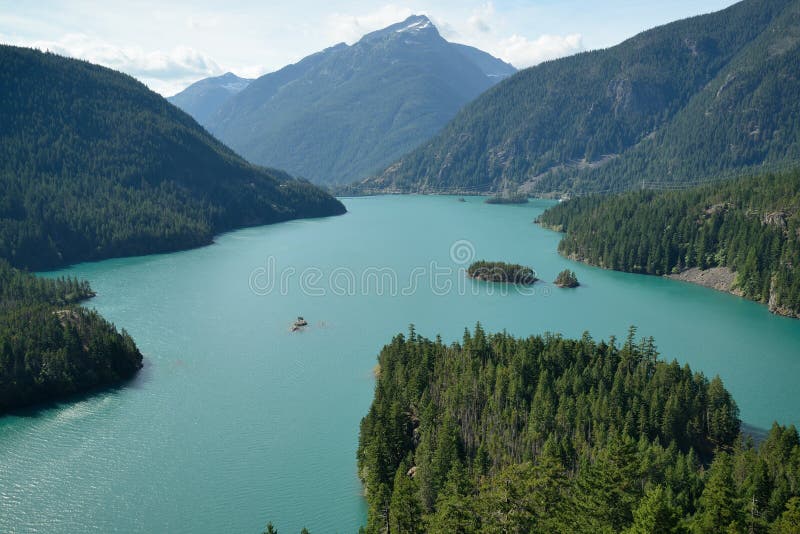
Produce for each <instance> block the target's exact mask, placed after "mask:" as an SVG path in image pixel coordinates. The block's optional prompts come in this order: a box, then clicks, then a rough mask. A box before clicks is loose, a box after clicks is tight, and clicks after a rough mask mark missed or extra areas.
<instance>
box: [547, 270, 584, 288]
mask: <svg viewBox="0 0 800 534" xmlns="http://www.w3.org/2000/svg"><path fill="white" fill-rule="evenodd" d="M553 283H554V284H555V285H557V286H558V287H578V286H579V285H581V284H580V282H578V276H577V275H576V274H575V271H571V270H569V269H564V270H563V271H561V272H560V273H558V276H557V277H556V279H555V281H554V282H553Z"/></svg>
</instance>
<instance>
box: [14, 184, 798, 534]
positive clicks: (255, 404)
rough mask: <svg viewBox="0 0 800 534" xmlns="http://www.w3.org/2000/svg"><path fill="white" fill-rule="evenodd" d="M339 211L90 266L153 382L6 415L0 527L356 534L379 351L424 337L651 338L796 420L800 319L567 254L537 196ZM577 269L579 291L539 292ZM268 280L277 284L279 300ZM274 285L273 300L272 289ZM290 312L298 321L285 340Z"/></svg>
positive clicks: (399, 200)
mask: <svg viewBox="0 0 800 534" xmlns="http://www.w3.org/2000/svg"><path fill="white" fill-rule="evenodd" d="M345 204H346V205H347V208H348V210H349V213H348V214H347V215H344V216H341V217H335V218H327V219H317V220H305V221H294V222H289V223H285V224H280V225H274V226H267V227H259V228H250V229H245V230H240V231H237V232H232V233H229V234H225V235H222V236H220V237H219V238H218V239H217V242H216V243H215V244H214V245H212V246H209V247H205V248H201V249H196V250H192V251H186V252H179V253H174V254H166V255H158V256H148V257H140V258H126V259H118V260H109V261H104V262H100V263H93V264H82V265H77V266H74V267H72V268H69V269H66V270H64V271H61V272H58V273H48V275H54V276H55V275H62V274H69V275H77V276H79V277H84V278H87V279H88V280H90V282H91V283H92V286H93V287H94V289H95V290H96V291H97V293H98V296H97V297H96V298H95V299H93V300H91V301H90V302H89V303H88V305H89V306H91V307H94V308H96V309H97V310H98V311H100V312H101V313H102V314H103V315H104V316H105V317H107V318H108V319H110V320H112V321H114V322H115V323H116V324H117V326H119V327H123V328H125V329H127V330H128V331H129V332H130V333H131V335H132V336H133V337H134V339H135V340H136V342H137V343H138V345H139V347H140V348H141V350H142V352H143V353H144V355H145V358H146V367H145V369H144V370H143V371H142V372H141V373H140V375H139V376H138V377H137V378H136V379H135V380H134V381H133V382H132V383H130V384H128V385H127V386H125V387H121V388H117V389H113V390H110V391H107V392H102V393H98V394H95V395H92V396H89V397H86V398H83V399H80V400H78V401H76V402H73V403H65V404H62V405H58V406H48V407H42V408H40V409H37V410H34V411H29V412H24V413H20V414H16V415H13V416H8V417H4V418H2V419H0V531H2V532H48V533H61V532H65V533H66V532H192V533H206V532H208V533H216V532H245V533H247V532H252V533H256V532H261V530H262V529H263V527H264V525H265V524H266V522H267V521H268V520H271V521H273V522H274V523H275V525H276V526H277V527H278V529H279V531H280V532H285V533H291V532H299V531H300V529H301V528H302V527H303V526H306V527H308V528H309V530H310V531H311V532H317V533H321V532H355V531H356V530H357V529H358V526H359V525H360V524H362V523H363V520H364V514H365V506H364V503H363V500H362V498H361V495H360V491H361V488H360V485H359V482H358V479H357V476H356V468H355V467H356V462H355V449H356V444H357V438H358V424H359V421H360V419H361V417H362V416H363V415H364V414H365V413H366V411H367V409H368V407H369V403H370V401H371V397H372V388H373V379H372V370H373V367H374V365H375V358H376V356H377V353H378V351H379V350H380V348H381V346H382V345H383V344H385V343H387V342H388V341H389V339H390V338H391V336H393V335H394V334H397V333H399V332H403V331H405V330H406V329H407V327H408V325H409V324H410V323H414V324H415V326H416V329H417V331H418V332H419V333H421V334H423V335H426V336H435V335H437V334H441V336H442V337H443V338H444V339H445V340H449V341H452V340H457V339H459V338H460V336H461V335H462V333H463V330H464V327H467V326H469V327H471V326H473V325H474V324H475V323H476V322H477V321H480V322H481V323H482V324H483V325H484V326H485V328H486V329H487V330H490V331H494V330H501V329H506V330H508V331H509V332H511V333H513V334H516V335H529V334H536V333H542V332H545V331H551V332H559V333H562V334H564V335H566V336H580V335H581V334H582V332H583V331H585V330H588V331H590V332H591V334H592V335H593V336H594V337H595V338H608V337H609V336H610V335H616V336H617V337H620V338H621V337H624V336H625V335H626V333H627V329H628V326H629V325H636V326H637V327H638V329H639V333H640V334H641V335H648V336H650V335H652V336H654V337H655V338H656V342H657V344H658V347H659V349H660V351H661V353H662V355H663V357H664V358H667V359H673V358H675V359H677V360H678V361H680V362H682V363H683V362H688V363H689V364H690V365H691V366H692V367H693V368H694V369H697V370H702V371H703V372H705V373H706V374H708V375H714V374H719V375H720V376H722V378H723V380H724V381H725V384H726V386H727V387H728V388H729V389H730V390H731V392H732V393H733V394H734V396H735V398H736V400H737V401H738V403H739V406H740V408H741V415H742V419H743V420H744V421H745V422H746V423H748V424H750V425H754V426H757V427H761V428H764V427H768V426H769V425H770V424H771V423H772V421H773V420H777V421H779V422H781V423H800V396H798V395H797V393H796V391H795V388H796V382H797V377H798V376H800V321H797V320H792V319H787V318H782V317H777V316H774V315H771V314H770V313H769V312H768V311H767V309H766V308H765V307H764V306H761V305H758V304H756V303H752V302H748V301H746V300H743V299H740V298H737V297H734V296H731V295H727V294H723V293H718V292H715V291H713V290H709V289H705V288H701V287H697V286H693V285H691V284H686V283H683V282H677V281H672V280H666V279H661V278H655V277H647V276H641V275H632V274H625V273H616V272H611V271H604V270H601V269H596V268H592V267H588V266H585V265H582V264H578V263H575V262H572V261H569V260H567V259H564V258H562V257H560V256H559V255H558V254H557V252H556V247H557V244H558V241H559V239H560V236H559V235H558V234H556V233H554V232H550V231H547V230H544V229H542V228H539V227H538V226H536V225H534V224H532V221H533V219H534V218H535V217H536V216H537V215H538V214H539V213H541V211H542V210H543V209H545V208H546V207H547V206H549V205H551V203H550V202H548V201H534V202H532V203H530V204H527V205H518V206H497V205H486V204H484V203H483V202H482V199H480V198H468V199H467V202H465V203H461V202H457V201H456V199H455V198H454V197H422V196H403V197H399V196H398V197H394V196H393V197H372V198H356V199H345ZM471 259H487V260H502V261H510V262H514V263H522V264H525V265H530V266H531V267H533V268H534V269H535V270H536V271H537V274H538V276H539V277H540V278H542V279H543V280H544V282H543V283H539V284H537V285H536V286H534V288H533V292H532V293H531V294H523V293H521V292H519V291H515V290H514V289H509V290H508V291H501V290H500V288H498V287H497V286H491V285H487V284H484V283H481V282H476V281H472V280H468V279H466V277H464V275H463V268H464V267H466V264H467V263H468V261H469V260H471ZM567 267H568V268H571V269H573V270H574V271H575V272H576V273H577V275H578V278H579V280H580V281H581V283H582V286H581V287H580V288H578V289H574V290H567V289H558V288H555V287H554V286H553V285H552V284H551V283H550V282H551V281H552V280H553V279H554V278H555V276H556V274H557V273H558V272H559V271H560V270H562V269H564V268H567ZM273 283H274V284H273ZM271 284H273V285H271ZM297 315H303V316H305V318H306V319H307V320H308V321H309V323H310V326H309V327H308V328H307V329H306V330H305V331H302V332H297V333H291V332H289V327H290V325H291V323H292V321H293V320H294V319H295V317H296V316H297Z"/></svg>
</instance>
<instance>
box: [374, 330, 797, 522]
mask: <svg viewBox="0 0 800 534" xmlns="http://www.w3.org/2000/svg"><path fill="white" fill-rule="evenodd" d="M798 443H799V441H798V435H797V431H796V430H795V429H794V428H793V427H790V428H784V427H780V426H777V425H775V426H774V427H773V429H772V430H771V431H770V433H769V435H768V436H767V437H766V439H765V441H764V442H763V443H762V444H761V445H760V446H759V447H758V449H756V448H754V446H753V445H752V442H751V441H750V440H749V439H747V438H743V437H741V436H740V435H739V418H738V409H737V407H736V403H735V402H734V401H733V399H732V398H731V396H730V394H729V393H728V392H727V391H726V390H725V388H724V387H723V385H722V382H721V381H720V379H719V378H714V379H712V380H710V381H709V380H708V379H707V378H705V377H704V376H703V375H701V374H697V373H693V372H692V371H691V370H690V369H689V367H688V366H683V367H682V366H680V365H678V364H677V363H676V362H673V363H666V362H663V361H661V360H659V359H658V353H657V352H656V349H655V346H654V342H653V340H652V339H648V338H644V339H642V340H640V341H637V340H636V339H635V336H634V333H633V331H631V333H630V335H629V337H628V338H627V339H626V340H625V341H624V342H622V343H619V342H618V341H616V340H614V339H613V338H612V339H610V340H609V341H608V342H605V341H600V342H597V341H594V340H593V339H592V338H591V337H590V336H589V335H588V334H585V335H584V336H583V337H582V338H581V339H579V340H569V339H563V338H561V337H558V336H552V335H546V336H543V337H542V336H535V337H530V338H526V339H516V338H513V337H511V336H509V335H507V334H494V335H487V334H486V333H485V332H484V331H483V330H482V329H481V327H480V325H478V326H477V327H476V329H475V330H474V332H471V333H470V332H465V334H464V338H463V341H462V342H461V343H456V344H452V345H449V346H448V345H445V344H443V343H442V342H441V340H439V339H437V340H435V341H431V340H429V339H425V338H423V337H420V336H418V335H417V334H416V333H415V332H414V330H413V328H412V329H411V331H410V333H409V335H408V336H403V335H400V336H397V337H396V338H394V339H393V340H392V342H391V343H390V344H389V345H387V346H386V347H384V349H383V350H382V351H381V354H380V357H379V367H378V371H377V383H376V386H375V396H374V400H373V403H372V406H371V407H370V410H369V413H368V414H367V416H366V417H365V418H364V419H363V420H362V423H361V433H360V437H359V447H358V466H359V474H360V476H361V478H362V480H363V481H364V484H365V488H366V496H367V501H368V504H369V514H368V524H367V526H366V532H368V533H377V532H404V533H414V532H430V533H442V534H444V533H448V534H449V533H453V532H461V533H472V532H476V533H477V532H497V533H500V532H505V533H508V532H511V533H524V532H592V533H597V532H627V533H655V532H660V533H661V532H663V533H667V532H669V533H672V532H687V531H689V530H691V531H692V532H700V533H717V532H742V533H744V532H770V531H772V532H793V530H791V529H797V528H800V513H798V506H800V499H798V495H800V487H799V486H798V483H797V481H798V480H800V479H798V476H800V446H799V445H798ZM770 528H772V529H773V530H770Z"/></svg>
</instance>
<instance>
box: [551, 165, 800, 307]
mask: <svg viewBox="0 0 800 534" xmlns="http://www.w3.org/2000/svg"><path fill="white" fill-rule="evenodd" d="M539 222H540V223H542V224H544V225H546V226H548V227H551V228H554V229H557V230H561V231H564V232H566V235H565V236H564V238H563V239H562V241H561V243H560V244H559V251H560V252H561V253H562V254H564V255H566V256H570V257H573V258H575V259H579V260H582V261H586V262H588V263H591V264H593V265H599V266H602V267H606V268H609V269H616V270H620V271H630V272H637V273H647V274H655V275H663V274H673V273H680V272H682V271H684V270H686V269H688V268H692V267H696V268H699V269H703V270H704V269H709V268H711V267H725V268H727V269H730V270H731V271H733V272H734V273H735V279H734V282H733V285H732V287H731V288H730V290H732V291H734V292H737V293H740V294H742V295H743V296H745V297H747V298H749V299H752V300H755V301H758V302H763V303H765V304H768V305H769V308H770V310H771V311H773V312H776V313H781V314H783V315H789V316H798V317H800V170H795V171H786V172H781V173H770V174H765V175H761V176H755V177H748V178H742V179H738V180H735V181H731V182H724V183H715V184H710V185H706V186H703V187H697V188H692V189H688V190H682V191H661V192H655V191H637V192H631V193H626V194H624V195H620V196H599V195H598V196H589V197H583V198H576V199H573V200H570V201H568V202H562V203H560V204H559V205H557V206H554V207H553V208H551V209H549V210H547V211H546V212H545V213H543V214H542V215H541V216H540V217H539Z"/></svg>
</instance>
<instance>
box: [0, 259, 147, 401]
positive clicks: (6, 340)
mask: <svg viewBox="0 0 800 534" xmlns="http://www.w3.org/2000/svg"><path fill="white" fill-rule="evenodd" d="M92 295H93V293H92V290H91V288H90V287H89V284H88V283H86V282H79V281H78V280H75V279H68V278H61V279H57V280H49V279H44V278H37V277H35V276H33V275H31V274H28V273H24V272H21V271H18V270H16V269H14V268H12V267H11V266H10V265H9V264H8V263H6V262H5V261H3V260H0V414H2V413H5V412H7V411H8V410H10V409H13V408H18V407H21V406H26V405H29V404H33V403H37V402H41V401H47V400H54V399H59V398H63V397H65V396H68V395H71V394H74V393H78V392H83V391H87V390H90V389H92V388H96V387H100V386H107V385H110V384H115V383H118V382H120V381H122V380H125V379H128V378H130V377H132V376H133V375H134V374H135V373H136V372H137V371H138V370H139V369H140V368H141V367H142V355H141V353H139V351H138V349H137V348H136V345H135V344H134V342H133V340H132V339H131V337H130V336H129V335H128V334H127V333H125V331H122V332H121V333H120V332H117V330H116V328H114V326H113V325H112V324H110V323H108V322H107V321H105V320H104V319H103V318H102V317H100V315H98V314H97V313H96V312H94V311H89V310H86V309H84V308H82V307H80V306H75V303H77V302H78V301H80V300H83V299H85V298H88V297H91V296H92Z"/></svg>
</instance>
